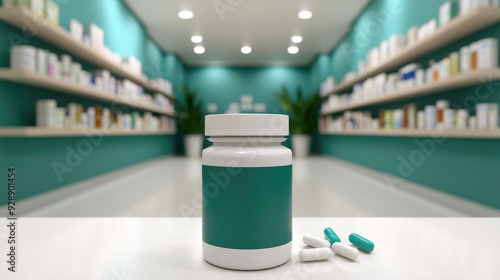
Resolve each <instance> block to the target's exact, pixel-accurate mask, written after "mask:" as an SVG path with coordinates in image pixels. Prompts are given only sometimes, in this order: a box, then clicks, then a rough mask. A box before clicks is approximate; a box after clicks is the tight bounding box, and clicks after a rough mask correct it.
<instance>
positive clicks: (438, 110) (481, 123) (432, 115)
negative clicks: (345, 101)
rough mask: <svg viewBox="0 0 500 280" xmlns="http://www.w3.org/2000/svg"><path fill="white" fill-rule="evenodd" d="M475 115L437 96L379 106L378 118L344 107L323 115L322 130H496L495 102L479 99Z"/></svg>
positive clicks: (497, 120)
mask: <svg viewBox="0 0 500 280" xmlns="http://www.w3.org/2000/svg"><path fill="white" fill-rule="evenodd" d="M475 112H476V115H475V116H473V115H471V114H470V112H469V110H467V109H458V110H455V109H452V108H450V102H449V101H448V100H438V101H437V102H436V104H428V105H426V106H424V107H423V108H421V109H420V110H418V107H417V105H416V104H414V103H410V104H408V105H406V106H404V107H403V108H399V109H393V110H380V111H379V113H378V118H373V117H372V114H371V112H369V111H345V112H344V113H343V114H342V115H340V116H337V117H334V116H331V115H330V116H323V117H321V118H320V121H319V126H320V127H319V128H320V131H322V132H336V131H348V130H361V131H362V130H372V131H373V130H434V129H439V130H466V129H469V130H473V129H481V130H496V129H498V127H499V104H498V103H479V104H477V105H476V108H475Z"/></svg>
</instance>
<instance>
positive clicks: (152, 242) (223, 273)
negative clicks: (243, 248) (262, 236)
mask: <svg viewBox="0 0 500 280" xmlns="http://www.w3.org/2000/svg"><path fill="white" fill-rule="evenodd" d="M2 220H3V223H4V224H5V225H6V224H7V221H6V219H2ZM5 225H2V226H1V227H0V252H1V253H2V255H3V257H2V258H1V259H2V261H1V262H0V279H51V280H57V279H73V280H74V279H86V280H88V279H117V280H121V279H128V280H129V279H255V278H258V279H332V278H333V277H335V278H336V279H498V277H499V276H500V262H499V260H500V258H499V256H498V253H499V251H500V237H499V236H500V218H294V220H293V251H292V259H291V260H290V261H289V262H288V263H286V264H284V265H282V266H279V267H276V268H273V269H268V270H261V271H233V270H226V269H222V268H218V267H215V266H212V265H210V264H209V263H207V262H205V261H204V259H203V253H202V249H201V219H200V218H189V219H183V218H20V219H19V220H18V233H17V234H18V235H17V237H18V240H17V241H18V252H17V256H18V263H17V272H16V273H11V272H8V271H7V263H6V262H5V260H6V256H5V252H6V249H7V245H8V244H7V242H6V237H7V227H6V226H5ZM328 226H329V227H332V228H333V229H334V230H335V232H336V233H337V234H338V235H339V237H340V238H341V240H342V242H343V243H345V244H350V243H349V241H348V236H349V234H350V233H353V232H355V233H358V234H360V235H362V236H365V237H366V238H368V239H370V240H372V241H373V243H374V244H375V250H374V251H373V252H372V253H371V254H366V253H362V252H360V256H359V258H358V259H357V260H356V261H355V262H353V261H350V260H347V259H344V258H343V257H341V256H337V255H334V256H333V257H331V258H330V259H329V260H327V261H321V262H309V263H302V262H300V260H299V259H298V252H299V250H300V249H301V248H303V247H304V244H303V243H302V236H303V235H304V234H306V233H311V234H314V235H317V236H322V231H323V229H324V228H325V227H328Z"/></svg>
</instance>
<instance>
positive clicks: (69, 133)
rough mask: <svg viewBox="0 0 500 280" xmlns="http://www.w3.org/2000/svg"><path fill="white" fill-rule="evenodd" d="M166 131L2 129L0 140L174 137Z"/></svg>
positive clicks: (29, 127) (33, 127)
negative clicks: (7, 138)
mask: <svg viewBox="0 0 500 280" xmlns="http://www.w3.org/2000/svg"><path fill="white" fill-rule="evenodd" d="M173 134H174V133H172V132H165V131H134V130H99V129H93V130H81V129H68V128H44V127H36V126H22V127H15V126H12V127H2V128H0V138H3V137H86V136H96V135H103V136H144V135H173Z"/></svg>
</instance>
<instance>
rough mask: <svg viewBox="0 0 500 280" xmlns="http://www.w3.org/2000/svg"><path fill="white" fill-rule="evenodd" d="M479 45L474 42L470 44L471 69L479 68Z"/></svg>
mask: <svg viewBox="0 0 500 280" xmlns="http://www.w3.org/2000/svg"><path fill="white" fill-rule="evenodd" d="M478 51H479V45H478V43H477V42H474V43H472V44H471V45H470V70H477V64H478Z"/></svg>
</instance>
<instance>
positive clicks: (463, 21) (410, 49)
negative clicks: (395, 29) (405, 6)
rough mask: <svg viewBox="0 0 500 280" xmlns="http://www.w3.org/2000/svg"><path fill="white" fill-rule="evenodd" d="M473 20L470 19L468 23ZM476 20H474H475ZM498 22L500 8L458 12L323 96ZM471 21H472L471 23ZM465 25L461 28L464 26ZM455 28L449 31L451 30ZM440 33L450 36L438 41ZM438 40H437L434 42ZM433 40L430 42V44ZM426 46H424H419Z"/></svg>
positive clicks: (339, 90)
mask: <svg viewBox="0 0 500 280" xmlns="http://www.w3.org/2000/svg"><path fill="white" fill-rule="evenodd" d="M471 21H472V23H471ZM474 21H476V22H477V23H476V22H474ZM497 22H500V8H477V9H475V10H473V11H470V12H469V13H467V14H465V15H459V16H457V17H456V18H454V19H453V20H452V21H451V22H449V23H447V24H446V25H444V26H442V27H439V28H438V29H437V30H436V31H435V32H434V33H433V34H431V35H430V36H428V37H426V38H424V39H422V40H420V41H418V42H416V43H415V44H413V45H410V46H406V47H404V48H403V49H402V50H401V51H400V52H399V53H397V54H396V55H394V56H393V57H391V58H389V59H388V60H386V61H384V62H383V63H381V64H380V65H378V66H376V67H374V68H370V69H367V70H366V71H364V72H363V73H360V74H358V75H356V77H354V78H352V79H349V80H346V81H343V82H341V83H339V85H338V86H337V87H336V88H334V89H333V90H332V91H330V92H328V93H326V95H325V96H324V97H323V98H326V97H327V96H329V95H331V94H334V93H340V92H342V91H345V90H348V89H350V88H352V87H353V86H354V85H355V84H357V83H359V82H362V81H364V80H366V79H368V78H370V77H373V76H376V75H377V74H380V73H382V72H384V71H388V70H390V69H392V68H395V67H398V65H399V66H401V65H402V64H404V63H409V62H411V61H412V60H414V59H417V58H418V57H421V56H424V55H426V54H429V53H431V52H432V51H434V50H436V49H438V48H439V47H442V46H444V45H447V44H450V43H453V42H455V41H457V40H459V39H460V38H464V37H466V36H467V35H470V34H472V33H474V32H476V31H477V30H480V29H482V28H486V27H488V26H491V25H492V24H495V23H497ZM471 24H474V25H471ZM467 26H469V27H468V28H464V27H467ZM452 31H454V32H456V34H455V35H454V34H451V33H450V32H452ZM442 37H451V38H450V39H449V40H445V41H441V40H439V39H440V38H442ZM435 42H439V43H437V44H436V43H435ZM431 44H433V45H431ZM422 49H425V50H422Z"/></svg>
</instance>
